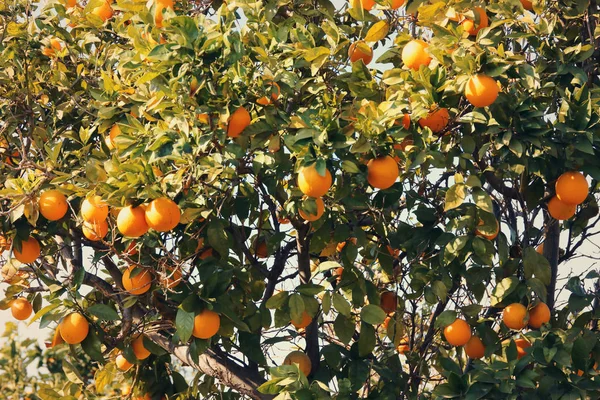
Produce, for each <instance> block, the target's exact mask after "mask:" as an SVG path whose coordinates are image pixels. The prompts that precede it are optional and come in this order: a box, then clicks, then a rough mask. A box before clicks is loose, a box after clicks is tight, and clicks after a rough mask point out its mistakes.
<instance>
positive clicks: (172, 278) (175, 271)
mask: <svg viewBox="0 0 600 400" xmlns="http://www.w3.org/2000/svg"><path fill="white" fill-rule="evenodd" d="M182 279H183V275H182V273H181V269H180V268H170V269H167V271H166V274H165V275H161V277H160V283H161V285H162V286H163V287H165V288H167V289H173V288H174V287H176V286H177V285H179V283H181V280H182Z"/></svg>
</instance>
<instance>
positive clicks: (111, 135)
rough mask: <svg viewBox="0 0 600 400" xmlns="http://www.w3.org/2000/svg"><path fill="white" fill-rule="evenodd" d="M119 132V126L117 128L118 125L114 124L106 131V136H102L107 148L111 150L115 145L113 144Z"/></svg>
mask: <svg viewBox="0 0 600 400" xmlns="http://www.w3.org/2000/svg"><path fill="white" fill-rule="evenodd" d="M120 134H121V128H119V125H117V124H114V125H113V126H112V127H111V128H110V132H109V133H108V136H107V137H105V138H104V143H106V147H108V149H109V150H113V149H114V148H115V147H116V146H117V145H116V144H115V138H116V137H117V136H119V135H120Z"/></svg>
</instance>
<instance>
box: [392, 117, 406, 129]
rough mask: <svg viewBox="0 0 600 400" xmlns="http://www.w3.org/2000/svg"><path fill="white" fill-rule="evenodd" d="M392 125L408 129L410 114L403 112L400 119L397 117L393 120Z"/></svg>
mask: <svg viewBox="0 0 600 400" xmlns="http://www.w3.org/2000/svg"><path fill="white" fill-rule="evenodd" d="M394 125H402V127H403V128H404V129H409V128H410V114H407V113H404V115H403V116H402V121H400V120H398V119H397V120H395V121H394Z"/></svg>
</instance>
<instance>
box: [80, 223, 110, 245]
mask: <svg viewBox="0 0 600 400" xmlns="http://www.w3.org/2000/svg"><path fill="white" fill-rule="evenodd" d="M81 230H82V232H83V236H85V237H86V238H87V239H88V240H91V241H92V242H98V241H100V240H102V239H104V237H105V236H106V234H107V233H108V222H106V220H102V221H96V222H84V223H83V226H82V227H81Z"/></svg>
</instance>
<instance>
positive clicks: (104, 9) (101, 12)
mask: <svg viewBox="0 0 600 400" xmlns="http://www.w3.org/2000/svg"><path fill="white" fill-rule="evenodd" d="M92 14H94V15H95V16H97V17H98V18H100V19H101V20H102V21H103V22H106V21H108V20H109V19H111V18H112V16H113V14H114V12H113V9H112V7H111V6H110V3H109V2H108V1H105V2H104V3H103V4H102V5H101V6H98V7H96V8H94V9H93V10H92Z"/></svg>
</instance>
